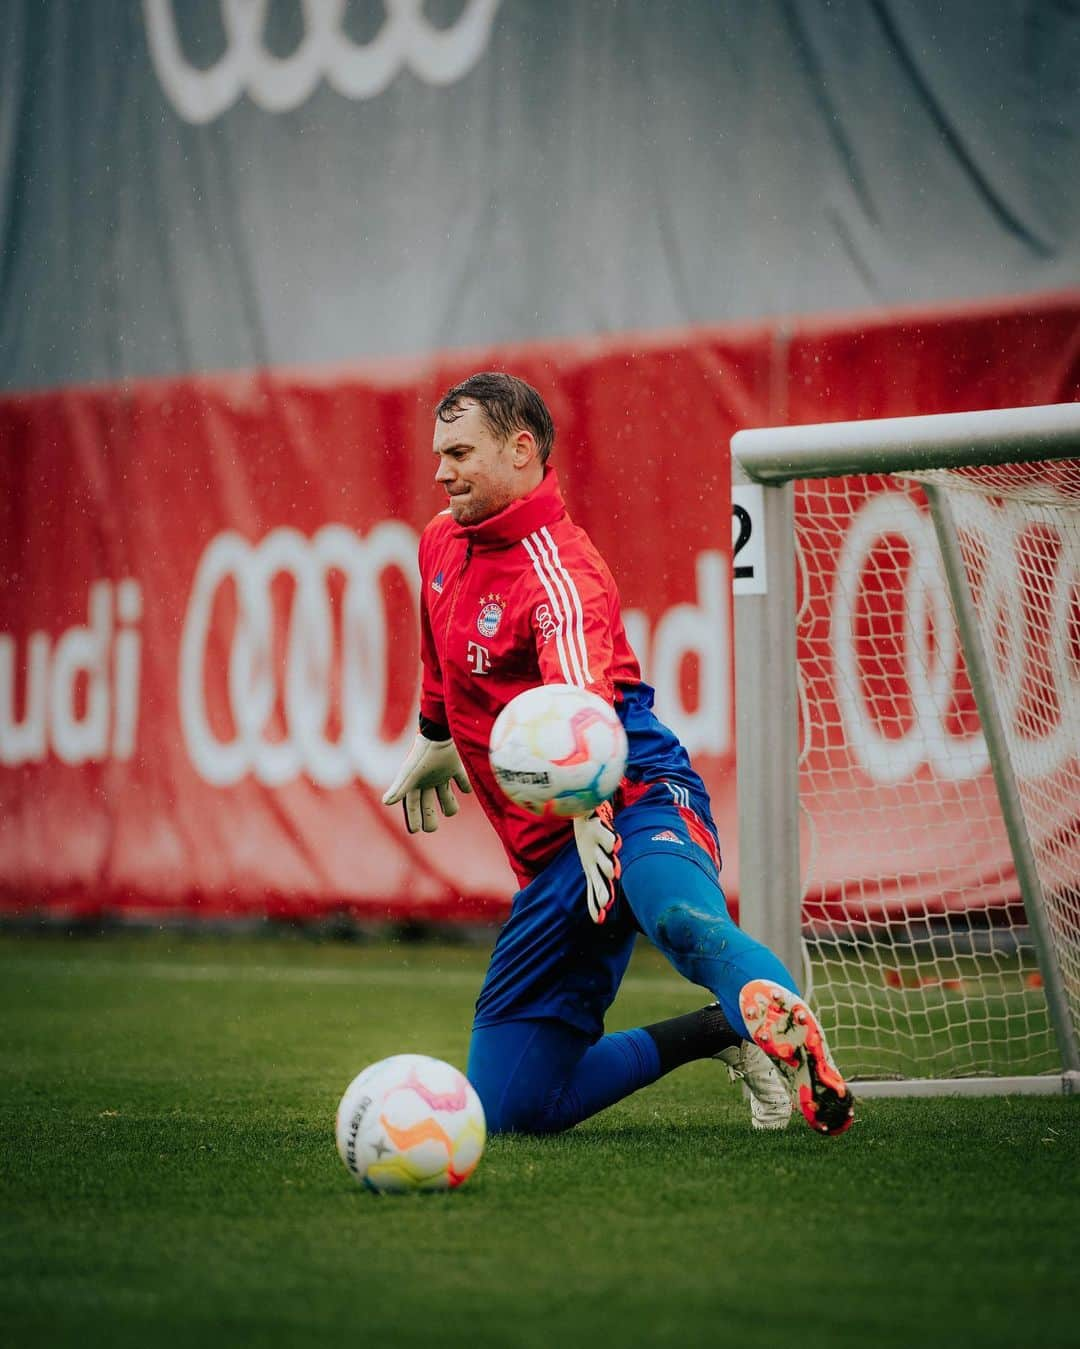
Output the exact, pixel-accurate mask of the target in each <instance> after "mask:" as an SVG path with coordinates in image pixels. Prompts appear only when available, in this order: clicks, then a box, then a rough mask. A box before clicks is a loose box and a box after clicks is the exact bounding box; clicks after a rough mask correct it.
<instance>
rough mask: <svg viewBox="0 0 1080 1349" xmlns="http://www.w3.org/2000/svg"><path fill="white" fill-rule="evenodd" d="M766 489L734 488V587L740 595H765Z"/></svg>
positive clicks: (757, 485) (751, 485)
mask: <svg viewBox="0 0 1080 1349" xmlns="http://www.w3.org/2000/svg"><path fill="white" fill-rule="evenodd" d="M764 491H765V488H764V487H762V486H761V484H760V483H747V484H745V485H741V486H738V487H732V489H731V558H732V571H731V588H732V591H733V592H734V593H735V594H736V595H764V594H765V593H766V591H767V590H768V588H769V587H768V585H767V583H766V576H765V499H764V496H763V495H762V494H763V493H764Z"/></svg>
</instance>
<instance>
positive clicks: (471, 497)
mask: <svg viewBox="0 0 1080 1349" xmlns="http://www.w3.org/2000/svg"><path fill="white" fill-rule="evenodd" d="M432 450H433V451H434V453H435V454H437V455H438V457H439V467H438V470H437V471H436V474H435V481H436V482H437V483H439V484H440V485H441V486H442V487H444V488H445V489H446V494H447V496H448V497H449V498H450V514H451V515H452V516H453V517H454V520H455V522H456V523H457V524H459V525H474V524H476V523H477V521H479V520H486V519H487V518H488V516H491V515H494V514H496V512H497V511H501V510H502V509H503V507H504V506H509V504H510V503H511V501H516V500H517V498H518V497H519V496H522V495H524V486H525V485H524V482H523V475H522V474H521V472H520V471H519V468H518V466H517V456H516V453H515V446H514V439H513V437H510V438H508V439H506V440H500V439H499V437H498V436H497V435H496V434H495V433H494V432H493V431H492V430H491V428H490V427H489V426H488V424H487V422H486V421H485V420H484V416H483V413H482V412H481V410H480V405H479V404H478V403H474V402H473V401H472V399H466V400H465V401H464V402H463V403H462V404H461V412H460V415H459V416H458V417H457V419H456V420H455V421H452V422H444V421H440V420H439V419H438V418H436V419H435V439H434V442H433V444H432Z"/></svg>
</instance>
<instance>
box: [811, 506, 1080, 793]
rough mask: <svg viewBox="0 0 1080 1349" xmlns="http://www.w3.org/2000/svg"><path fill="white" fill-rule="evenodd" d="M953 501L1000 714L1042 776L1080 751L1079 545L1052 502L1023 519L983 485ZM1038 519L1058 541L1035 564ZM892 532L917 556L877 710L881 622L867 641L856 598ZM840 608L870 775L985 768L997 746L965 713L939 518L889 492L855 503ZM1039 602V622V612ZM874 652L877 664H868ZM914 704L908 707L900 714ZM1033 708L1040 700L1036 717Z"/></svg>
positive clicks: (840, 648)
mask: <svg viewBox="0 0 1080 1349" xmlns="http://www.w3.org/2000/svg"><path fill="white" fill-rule="evenodd" d="M954 498H955V499H954V505H953V513H954V517H955V519H956V524H957V529H958V531H959V533H960V536H961V540H962V543H963V546H964V551H965V554H966V555H967V556H968V558H969V559H970V562H971V563H972V564H974V570H975V572H976V575H975V576H974V577H973V589H974V592H975V597H976V603H977V608H978V611H979V614H980V626H981V627H982V629H983V632H984V637H983V642H984V646H986V645H989V651H990V656H991V660H990V665H991V670H992V679H993V683H994V695H995V699H996V703H997V708H998V713H999V715H1000V717H1001V719H1002V723H1003V726H1004V730H1005V734H1006V736H1007V738H1008V740H1009V743H1010V747H1011V749H1012V752H1013V757H1014V762H1015V764H1016V766H1017V768H1018V771H1019V772H1020V773H1021V774H1022V775H1023V776H1025V777H1029V778H1034V777H1045V776H1048V775H1049V774H1051V773H1053V772H1055V771H1057V769H1059V768H1060V767H1061V766H1062V765H1063V764H1064V763H1066V762H1067V761H1068V760H1069V759H1070V758H1073V757H1076V756H1077V755H1078V754H1080V657H1078V654H1077V647H1078V644H1080V632H1078V631H1077V629H1078V627H1080V565H1078V556H1077V552H1078V546H1077V543H1076V541H1075V540H1072V541H1070V540H1069V539H1067V538H1065V537H1064V536H1063V534H1062V533H1061V531H1060V528H1059V525H1058V523H1057V522H1056V521H1055V519H1054V516H1053V514H1052V512H1050V511H1048V510H1046V509H1040V508H1032V507H1028V508H1027V513H1026V515H1025V516H1024V517H1023V518H1022V519H1016V518H1014V516H1013V515H1012V514H1011V513H1010V512H1009V511H1008V510H1005V509H1001V508H999V507H997V506H995V505H993V504H991V503H990V502H989V501H987V500H985V499H984V498H982V497H979V496H976V495H975V494H974V493H970V492H957V493H955V494H954ZM1032 529H1038V530H1042V531H1044V533H1046V534H1051V535H1052V537H1053V540H1054V545H1053V547H1049V546H1044V547H1043V549H1042V552H1041V558H1038V559H1037V560H1036V561H1035V562H1033V560H1032V549H1031V547H1030V539H1029V532H1030V531H1031V530H1032ZM895 540H901V541H902V543H903V545H904V548H905V550H906V553H907V556H908V557H909V559H910V560H909V562H908V564H907V567H906V571H905V574H904V579H903V589H902V604H903V614H902V616H901V618H902V621H901V623H900V624H899V631H900V633H901V635H902V656H901V665H902V673H901V676H900V677H899V678H896V677H894V676H890V679H889V680H888V681H887V682H888V686H889V694H888V706H887V707H886V708H884V709H883V708H882V706H881V701H880V697H878V698H875V699H874V703H875V706H874V707H871V706H870V705H869V703H868V699H867V696H866V693H865V689H866V686H867V683H868V682H870V681H875V676H876V681H875V682H878V683H880V682H881V681H880V656H879V654H878V653H877V652H875V650H874V643H873V640H872V638H873V632H871V634H870V640H868V639H867V637H866V635H865V631H864V634H863V635H861V636H860V633H859V622H860V612H861V611H860V603H861V601H862V599H863V598H864V595H865V584H866V576H867V569H868V564H869V562H870V559H871V557H872V555H873V554H874V552H875V550H876V549H878V548H879V547H881V546H882V545H883V544H884V543H885V542H886V541H889V542H892V541H895ZM970 569H971V568H969V570H970ZM880 598H881V597H880V596H879V599H880ZM830 608H831V614H830V645H831V648H832V661H833V685H834V690H835V696H836V700H837V704H838V706H839V709H840V713H841V717H842V719H843V723H844V730H845V734H846V739H847V743H848V745H849V746H850V748H851V750H852V752H853V754H854V755H855V757H856V759H857V760H858V762H859V764H860V766H861V767H862V768H863V770H864V771H865V772H866V774H867V775H868V776H869V777H870V778H871V779H872V780H873V781H874V782H878V783H896V782H901V781H904V780H906V779H908V778H910V777H912V776H913V775H914V774H915V773H916V772H918V770H919V769H920V768H921V767H922V766H923V764H928V765H929V766H930V767H931V769H932V770H933V772H934V773H935V774H936V775H937V776H938V777H939V778H940V779H943V780H954V781H958V780H967V779H970V778H974V777H977V776H978V775H979V774H981V773H983V772H985V770H986V768H987V767H988V765H989V755H988V751H987V747H986V742H985V739H984V737H983V735H982V733H981V732H980V731H970V730H967V729H965V727H964V726H963V725H962V724H961V721H960V719H958V718H957V717H956V715H955V706H956V694H957V677H958V675H959V672H960V668H961V664H960V660H959V651H958V645H959V643H958V637H957V631H956V626H955V621H954V619H953V614H952V606H951V603H950V597H949V591H948V586H947V583H946V580H945V576H944V572H943V569H942V564H941V556H940V552H939V550H938V545H937V538H936V535H935V532H934V527H933V523H932V521H931V519H930V517H929V516H928V515H925V514H923V513H922V512H921V511H920V510H919V509H918V507H917V506H916V505H915V503H914V501H912V500H911V498H910V497H908V496H905V495H904V494H902V493H899V492H884V493H880V494H878V495H876V496H874V497H871V498H870V499H869V500H868V501H867V502H866V503H865V504H864V505H863V506H862V507H861V508H860V509H859V510H858V511H857V512H856V514H855V516H854V517H853V519H852V521H851V524H850V525H849V527H848V529H847V532H846V534H845V537H844V542H843V546H842V548H841V550H840V554H839V557H838V559H837V564H836V573H835V577H834V581H833V594H832V603H831V606H830ZM1036 611H1040V612H1041V614H1042V618H1041V621H1038V622H1035V621H1033V619H1032V614H1033V612H1036ZM864 629H865V625H864ZM874 630H876V631H877V632H879V633H881V632H894V631H897V628H896V627H894V625H893V623H892V621H891V618H890V616H888V615H882V614H880V613H879V614H877V615H876V616H875V618H874ZM988 633H989V634H992V636H991V637H990V639H989V643H988V639H987V637H986V635H985V634H988ZM872 662H877V663H878V667H879V668H877V669H873V668H871V663H872ZM908 700H909V701H908ZM905 702H906V703H907V706H908V707H909V708H910V713H909V714H908V715H906V716H905V715H903V714H902V711H901V709H902V708H903V706H904V704H905ZM1032 706H1037V707H1038V708H1039V709H1040V710H1039V711H1038V713H1037V714H1033V713H1032V711H1031V708H1032ZM901 725H904V726H906V729H904V730H903V732H902V733H901V734H892V735H889V734H886V733H885V731H884V729H883V728H884V727H885V726H889V727H896V726H901Z"/></svg>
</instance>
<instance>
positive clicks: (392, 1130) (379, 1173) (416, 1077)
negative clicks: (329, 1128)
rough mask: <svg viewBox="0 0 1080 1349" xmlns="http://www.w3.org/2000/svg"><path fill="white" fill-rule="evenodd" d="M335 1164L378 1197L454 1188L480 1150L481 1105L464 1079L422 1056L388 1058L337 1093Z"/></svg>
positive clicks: (483, 1132)
mask: <svg viewBox="0 0 1080 1349" xmlns="http://www.w3.org/2000/svg"><path fill="white" fill-rule="evenodd" d="M335 1133H336V1136H337V1149H338V1152H339V1153H340V1155H341V1160H342V1161H343V1162H344V1163H345V1165H346V1167H347V1168H348V1169H349V1172H350V1174H351V1175H352V1176H353V1177H355V1179H356V1180H358V1181H359V1182H360V1184H361V1185H363V1186H364V1187H365V1188H366V1189H369V1190H375V1191H377V1192H378V1193H380V1194H387V1193H397V1194H401V1193H407V1192H409V1191H430V1190H455V1189H457V1187H458V1186H459V1185H463V1184H464V1183H465V1181H467V1180H468V1179H469V1177H470V1176H471V1175H472V1173H473V1171H474V1170H475V1169H476V1164H477V1162H479V1160H480V1157H481V1155H482V1153H483V1151H484V1142H485V1140H486V1137H487V1128H486V1125H485V1122H484V1107H483V1106H482V1105H481V1104H480V1098H479V1096H477V1094H476V1091H475V1089H474V1088H473V1086H472V1084H471V1083H470V1082H469V1080H468V1079H467V1078H466V1077H465V1075H464V1074H463V1073H461V1072H459V1071H458V1070H457V1069H456V1068H454V1067H453V1066H452V1065H451V1064H449V1063H443V1061H442V1060H441V1059H433V1058H429V1057H428V1056H427V1055H426V1054H395V1055H394V1056H393V1057H392V1058H389V1059H381V1060H380V1061H379V1062H378V1063H373V1064H371V1066H370V1067H368V1068H365V1069H364V1071H363V1072H362V1073H359V1074H358V1075H357V1076H356V1077H354V1078H353V1080H352V1081H351V1082H350V1083H349V1085H348V1087H347V1088H346V1089H345V1095H344V1096H343V1097H342V1098H341V1104H340V1105H339V1106H338V1111H337V1120H336V1125H335Z"/></svg>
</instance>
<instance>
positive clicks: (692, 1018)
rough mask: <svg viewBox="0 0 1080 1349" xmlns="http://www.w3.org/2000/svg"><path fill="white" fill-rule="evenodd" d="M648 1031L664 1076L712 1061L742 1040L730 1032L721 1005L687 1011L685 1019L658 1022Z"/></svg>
mask: <svg viewBox="0 0 1080 1349" xmlns="http://www.w3.org/2000/svg"><path fill="white" fill-rule="evenodd" d="M645 1030H647V1031H648V1033H649V1034H650V1035H651V1036H652V1038H653V1041H654V1043H655V1044H656V1049H657V1053H658V1054H659V1055H660V1071H661V1073H670V1072H671V1070H672V1068H679V1067H681V1066H682V1064H684V1063H691V1062H692V1061H693V1060H694V1059H711V1058H712V1056H713V1055H714V1054H718V1053H719V1052H720V1050H721V1049H730V1048H731V1047H732V1045H737V1044H738V1043H739V1042H740V1040H741V1039H742V1036H741V1035H739V1034H737V1033H736V1032H735V1031H733V1030H732V1029H731V1025H730V1023H729V1021H728V1019H727V1017H726V1016H725V1015H724V1012H723V1008H722V1007H721V1006H720V1004H719V1003H718V1002H713V1003H710V1004H709V1006H708V1007H701V1008H699V1009H698V1010H697V1011H696V1012H688V1013H687V1014H686V1016H673V1017H672V1018H671V1019H670V1020H669V1021H657V1022H656V1024H655V1025H653V1026H646V1027H645Z"/></svg>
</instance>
